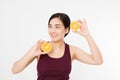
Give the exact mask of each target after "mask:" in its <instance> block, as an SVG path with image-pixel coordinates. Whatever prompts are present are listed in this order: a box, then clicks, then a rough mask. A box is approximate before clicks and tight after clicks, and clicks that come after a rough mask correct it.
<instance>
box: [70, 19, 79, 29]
mask: <svg viewBox="0 0 120 80" xmlns="http://www.w3.org/2000/svg"><path fill="white" fill-rule="evenodd" d="M70 29H71V30H72V31H78V30H79V29H80V23H79V22H77V21H73V22H72V23H71V24H70Z"/></svg>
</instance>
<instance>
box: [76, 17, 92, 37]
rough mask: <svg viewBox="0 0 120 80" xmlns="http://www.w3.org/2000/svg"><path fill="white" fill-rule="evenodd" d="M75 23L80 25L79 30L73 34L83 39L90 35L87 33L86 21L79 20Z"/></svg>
mask: <svg viewBox="0 0 120 80" xmlns="http://www.w3.org/2000/svg"><path fill="white" fill-rule="evenodd" d="M77 21H78V22H79V23H80V30H78V31H74V32H75V33H78V34H80V35H82V36H83V37H86V36H88V35H90V34H89V31H88V28H87V22H86V20H85V19H84V20H80V19H79V20H77Z"/></svg>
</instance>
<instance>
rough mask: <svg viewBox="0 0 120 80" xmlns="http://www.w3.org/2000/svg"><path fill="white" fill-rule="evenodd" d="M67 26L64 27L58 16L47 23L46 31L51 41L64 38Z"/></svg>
mask: <svg viewBox="0 0 120 80" xmlns="http://www.w3.org/2000/svg"><path fill="white" fill-rule="evenodd" d="M67 32H68V28H65V26H64V25H63V23H62V21H61V20H60V18H59V17H58V18H53V19H51V20H50V22H49V24H48V33H49V35H50V38H51V40H52V41H61V40H63V39H64V36H65V34H66V33H67Z"/></svg>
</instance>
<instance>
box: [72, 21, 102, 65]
mask: <svg viewBox="0 0 120 80" xmlns="http://www.w3.org/2000/svg"><path fill="white" fill-rule="evenodd" d="M79 22H80V23H81V30H80V31H77V32H76V33H78V34H80V35H82V36H83V37H84V38H85V39H86V40H87V42H88V44H89V47H90V51H91V53H90V54H88V53H87V52H85V51H83V50H81V49H80V48H77V47H73V53H74V59H77V60H79V61H82V62H84V63H87V64H102V62H103V60H102V56H101V52H100V50H99V49H98V46H97V45H96V43H95V41H94V40H93V38H92V37H91V35H90V34H89V32H88V29H87V25H86V21H85V20H84V21H81V20H80V21H79Z"/></svg>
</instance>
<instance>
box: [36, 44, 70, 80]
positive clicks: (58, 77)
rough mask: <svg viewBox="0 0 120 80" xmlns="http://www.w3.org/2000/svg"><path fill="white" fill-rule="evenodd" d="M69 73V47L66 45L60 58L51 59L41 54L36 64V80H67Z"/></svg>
mask: <svg viewBox="0 0 120 80" xmlns="http://www.w3.org/2000/svg"><path fill="white" fill-rule="evenodd" d="M70 72H71V56H70V50H69V45H68V44H66V43H65V49H64V54H63V56H62V57H60V58H52V57H50V56H49V55H48V54H43V55H41V56H40V59H39V61H38V63H37V75H38V78H37V80H69V74H70Z"/></svg>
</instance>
